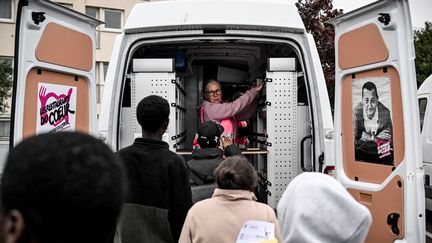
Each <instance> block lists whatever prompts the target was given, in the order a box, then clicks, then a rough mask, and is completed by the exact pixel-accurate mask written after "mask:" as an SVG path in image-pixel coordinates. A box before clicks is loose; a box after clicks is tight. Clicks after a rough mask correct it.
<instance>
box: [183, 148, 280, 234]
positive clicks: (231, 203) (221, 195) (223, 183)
mask: <svg viewBox="0 0 432 243" xmlns="http://www.w3.org/2000/svg"><path fill="white" fill-rule="evenodd" d="M214 176H215V179H216V189H215V191H214V193H213V197H212V198H210V199H206V200H203V201H199V202H197V203H196V204H195V205H194V206H193V207H192V208H191V209H190V210H189V212H188V215H187V216H186V220H185V223H184V225H183V229H182V232H181V235H180V240H179V242H181V243H187V242H190V243H193V242H202V243H206V242H209V243H210V242H211V243H213V242H236V239H237V237H238V235H239V233H240V230H241V228H242V226H243V224H244V223H245V222H246V221H247V220H259V221H265V222H269V223H273V224H274V226H275V236H276V238H277V240H279V242H280V233H279V232H280V231H279V225H278V221H277V219H276V215H275V212H274V211H273V209H272V208H270V207H269V206H268V205H266V204H263V203H259V202H256V197H255V194H254V193H253V191H254V188H255V187H256V185H257V181H258V178H257V173H256V171H255V169H254V168H253V166H252V165H251V164H250V163H249V161H248V160H247V159H246V158H245V157H243V156H232V157H229V158H227V159H226V160H225V161H224V162H222V163H221V164H220V165H219V166H218V167H217V168H216V170H215V171H214Z"/></svg>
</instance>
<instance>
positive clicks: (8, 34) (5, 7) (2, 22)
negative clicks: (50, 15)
mask: <svg viewBox="0 0 432 243" xmlns="http://www.w3.org/2000/svg"><path fill="white" fill-rule="evenodd" d="M54 2H57V3H59V4H61V5H63V6H65V7H68V8H71V9H74V10H76V11H78V12H81V13H85V14H87V15H90V16H92V17H94V18H97V19H100V20H102V21H103V22H104V24H102V25H100V26H98V27H97V31H96V80H97V86H98V93H97V103H98V114H99V109H100V102H101V96H102V94H103V88H104V79H105V74H106V71H107V68H108V63H109V59H110V57H111V51H112V47H113V44H114V40H115V37H116V36H117V35H118V34H119V33H121V30H122V28H123V26H124V24H125V21H126V19H127V16H128V15H129V13H130V11H131V9H132V7H133V6H134V5H135V4H137V3H142V2H148V1H146V0H60V1H54ZM17 6H18V0H0V62H10V63H12V64H13V58H14V44H15V23H16V22H17V20H16V11H17ZM8 103H9V107H10V106H11V104H10V103H11V102H10V101H8ZM9 127H10V111H6V112H5V113H3V114H0V142H1V140H3V141H5V140H8V139H9V132H10V131H9Z"/></svg>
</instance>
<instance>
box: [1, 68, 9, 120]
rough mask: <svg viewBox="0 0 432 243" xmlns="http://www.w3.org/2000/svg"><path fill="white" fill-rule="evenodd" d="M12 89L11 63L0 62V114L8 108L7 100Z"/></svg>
mask: <svg viewBox="0 0 432 243" xmlns="http://www.w3.org/2000/svg"><path fill="white" fill-rule="evenodd" d="M11 88H12V63H11V62H10V61H3V62H0V113H3V112H5V111H6V109H7V108H8V107H9V104H8V102H7V99H8V98H9V97H10V96H11Z"/></svg>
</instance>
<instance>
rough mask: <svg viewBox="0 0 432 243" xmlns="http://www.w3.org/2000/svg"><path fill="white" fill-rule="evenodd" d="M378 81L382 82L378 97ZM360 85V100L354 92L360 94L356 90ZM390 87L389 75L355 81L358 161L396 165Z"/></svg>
mask: <svg viewBox="0 0 432 243" xmlns="http://www.w3.org/2000/svg"><path fill="white" fill-rule="evenodd" d="M376 83H379V84H380V86H379V87H380V88H381V89H380V92H381V95H382V96H383V97H380V96H379V92H378V89H377V85H376ZM360 85H361V101H357V102H354V101H355V99H354V97H355V95H356V96H357V97H358V96H359V94H355V93H356V92H357V93H358V91H359V90H360V89H359V87H360ZM390 88H391V87H390V80H389V79H388V78H386V77H379V78H368V79H362V80H353V105H355V107H354V108H353V126H354V148H355V159H356V161H362V162H371V163H379V164H386V165H393V138H392V135H393V127H392V121H391V111H390V109H391V99H390V90H391V89H390ZM384 97H385V98H384ZM357 99H358V98H357ZM381 100H385V101H386V103H387V104H383V102H381ZM387 107H389V108H387Z"/></svg>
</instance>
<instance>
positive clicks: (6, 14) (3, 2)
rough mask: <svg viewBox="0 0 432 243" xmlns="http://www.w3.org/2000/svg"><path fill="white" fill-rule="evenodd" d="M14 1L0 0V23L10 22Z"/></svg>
mask: <svg viewBox="0 0 432 243" xmlns="http://www.w3.org/2000/svg"><path fill="white" fill-rule="evenodd" d="M14 5H15V4H14V0H0V21H7V22H11V21H12V14H13V12H14Z"/></svg>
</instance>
